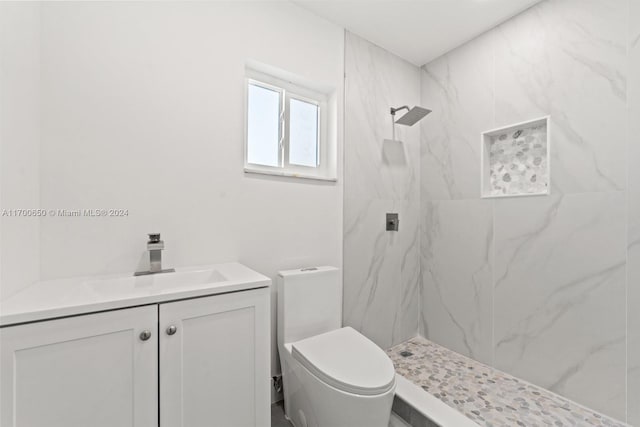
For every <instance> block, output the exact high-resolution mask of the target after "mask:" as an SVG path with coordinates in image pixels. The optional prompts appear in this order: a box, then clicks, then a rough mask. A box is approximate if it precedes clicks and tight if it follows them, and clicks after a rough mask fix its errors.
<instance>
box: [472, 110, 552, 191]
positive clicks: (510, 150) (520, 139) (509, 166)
mask: <svg viewBox="0 0 640 427" xmlns="http://www.w3.org/2000/svg"><path fill="white" fill-rule="evenodd" d="M549 124H550V123H549V117H548V116H547V117H542V118H539V119H535V120H530V121H527V122H523V123H518V124H514V125H509V126H506V127H502V128H499V129H493V130H490V131H486V132H483V133H482V147H481V153H482V159H481V162H482V165H481V166H482V167H481V174H482V178H481V184H482V189H481V191H482V197H514V196H534V195H545V194H549V186H550V184H549V183H550V171H549V161H550V159H549V152H550V150H549V135H550V128H549Z"/></svg>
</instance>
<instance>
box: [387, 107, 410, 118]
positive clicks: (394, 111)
mask: <svg viewBox="0 0 640 427" xmlns="http://www.w3.org/2000/svg"><path fill="white" fill-rule="evenodd" d="M400 110H407V111H409V110H410V108H409V106H408V105H403V106H402V107H398V108H393V107H391V109H390V112H391V115H392V116H395V115H396V113H397V112H398V111H400Z"/></svg>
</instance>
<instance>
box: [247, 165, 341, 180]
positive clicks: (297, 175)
mask: <svg viewBox="0 0 640 427" xmlns="http://www.w3.org/2000/svg"><path fill="white" fill-rule="evenodd" d="M244 172H245V173H256V174H261V175H272V176H283V177H287V178H300V179H313V180H316V181H327V182H337V181H338V179H337V178H335V177H330V176H322V175H311V174H303V173H296V172H291V171H272V170H264V169H254V168H250V167H245V168H244Z"/></svg>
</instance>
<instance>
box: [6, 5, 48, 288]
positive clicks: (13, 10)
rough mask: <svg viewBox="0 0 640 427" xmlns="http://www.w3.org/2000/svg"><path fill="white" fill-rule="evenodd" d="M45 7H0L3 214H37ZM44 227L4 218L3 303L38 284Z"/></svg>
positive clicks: (26, 220)
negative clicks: (19, 211)
mask: <svg viewBox="0 0 640 427" xmlns="http://www.w3.org/2000/svg"><path fill="white" fill-rule="evenodd" d="M39 84H40V5H39V4H38V3H24V4H17V3H6V2H5V3H0V209H20V208H26V209H28V208H37V207H38V204H39V177H38V168H39V157H40V155H39V153H40V146H39V143H40V90H39V88H40V86H39ZM39 223H40V221H39V220H38V218H34V217H30V218H26V217H7V216H0V264H1V265H2V270H1V271H0V298H3V297H7V296H9V295H11V294H13V293H15V292H17V291H18V290H19V289H20V288H21V287H23V286H25V285H27V284H29V283H31V282H33V281H35V280H37V279H38V274H39V270H40V260H39V252H40V248H39V245H40V225H39Z"/></svg>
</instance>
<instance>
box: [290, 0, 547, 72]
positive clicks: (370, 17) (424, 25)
mask: <svg viewBox="0 0 640 427" xmlns="http://www.w3.org/2000/svg"><path fill="white" fill-rule="evenodd" d="M539 1H540V0H293V2H294V3H296V4H298V5H300V6H302V7H304V8H305V9H307V10H310V11H311V12H313V13H315V14H317V15H320V16H322V17H324V18H325V19H327V20H329V21H331V22H333V23H335V24H337V25H340V26H341V27H344V28H346V29H347V30H349V31H351V32H352V33H354V34H357V35H359V36H360V37H363V38H365V39H367V40H369V41H371V42H373V43H375V44H377V45H378V46H380V47H383V48H385V49H387V50H388V51H390V52H393V53H395V54H396V55H398V56H400V57H401V58H404V59H406V60H407V61H409V62H411V63H413V64H415V65H424V64H426V63H428V62H429V61H431V60H433V59H435V58H437V57H438V56H440V55H442V54H444V53H446V52H448V51H450V50H451V49H453V48H455V47H457V46H460V45H461V44H463V43H465V42H467V41H469V40H471V39H472V38H474V37H476V36H477V35H479V34H481V33H483V32H484V31H486V30H488V29H490V28H492V27H494V26H496V25H498V24H500V23H501V22H504V21H505V20H507V19H509V18H510V17H512V16H514V15H517V14H518V13H520V12H522V11H523V10H525V9H526V8H528V7H530V6H532V5H533V4H535V3H538V2H539Z"/></svg>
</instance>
